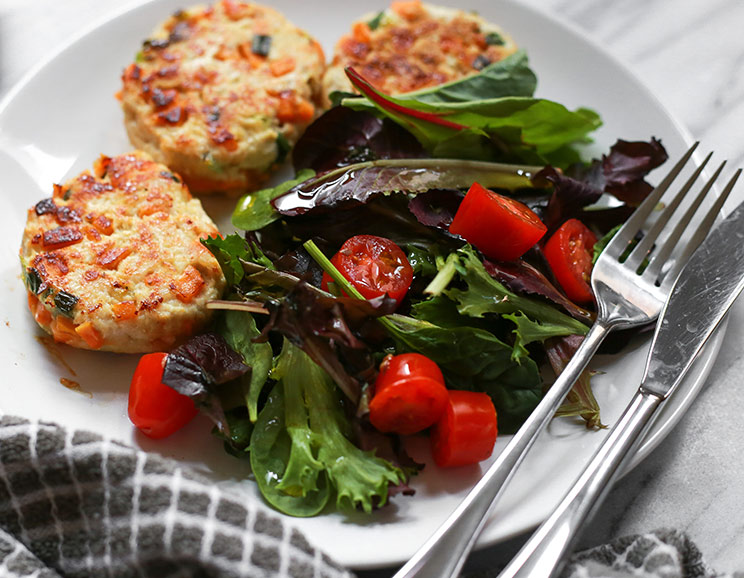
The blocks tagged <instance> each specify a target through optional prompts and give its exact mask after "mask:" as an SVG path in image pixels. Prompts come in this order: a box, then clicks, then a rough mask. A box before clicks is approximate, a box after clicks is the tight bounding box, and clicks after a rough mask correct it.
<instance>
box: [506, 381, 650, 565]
mask: <svg viewBox="0 0 744 578" xmlns="http://www.w3.org/2000/svg"><path fill="white" fill-rule="evenodd" d="M661 401H662V398H660V397H658V396H656V395H654V394H653V393H651V392H648V391H645V390H643V389H640V390H639V391H638V393H636V394H635V396H634V397H633V399H632V400H631V402H630V404H628V407H627V408H626V409H625V412H624V413H623V415H622V416H621V417H620V420H619V421H618V423H617V424H616V425H615V427H614V428H613V429H612V431H611V432H610V434H609V435H608V436H607V438H606V439H605V441H604V442H602V445H600V447H599V449H598V450H597V452H596V453H595V454H594V457H593V458H592V460H591V462H589V464H588V465H587V467H586V469H585V470H584V471H583V473H582V474H581V475H580V476H579V478H578V479H577V480H576V482H575V484H574V486H573V487H572V488H571V490H569V492H568V493H567V494H566V496H565V497H564V498H563V501H561V503H560V504H559V505H558V507H557V508H556V509H555V510H554V511H553V513H552V514H551V515H550V516H549V517H548V519H547V520H545V522H543V524H542V525H541V526H540V527H539V528H538V529H537V530H536V531H535V533H534V534H533V535H532V537H531V538H530V539H529V540H528V541H527V542H526V543H525V545H524V546H523V547H522V549H521V550H520V551H519V552H518V553H517V555H516V556H515V557H514V559H513V560H512V561H511V562H510V563H509V565H508V566H507V567H506V568H504V570H503V571H502V572H501V574H499V578H535V577H536V576H539V577H540V578H550V577H552V576H557V575H558V572H559V571H560V570H561V569H562V567H563V564H564V563H565V558H566V555H567V554H568V553H569V552H570V549H571V546H572V545H573V544H574V542H575V539H576V537H577V536H578V532H579V530H581V529H582V528H583V526H584V523H585V522H586V521H587V519H588V518H589V517H590V516H591V514H592V513H593V512H594V511H595V509H596V508H597V506H598V505H599V503H600V502H601V501H602V499H604V497H605V496H606V495H607V492H609V490H610V488H611V487H612V482H613V481H614V480H615V479H616V478H617V476H618V474H619V473H620V471H621V468H622V466H623V464H624V463H625V460H626V458H627V457H628V456H630V455H632V454H633V450H634V449H635V448H636V447H637V446H638V443H639V442H640V440H641V439H642V436H641V434H642V433H643V432H645V430H646V428H647V427H648V424H649V422H650V421H651V417H652V416H653V414H654V412H655V411H656V409H657V408H658V407H659V404H660V403H661Z"/></svg>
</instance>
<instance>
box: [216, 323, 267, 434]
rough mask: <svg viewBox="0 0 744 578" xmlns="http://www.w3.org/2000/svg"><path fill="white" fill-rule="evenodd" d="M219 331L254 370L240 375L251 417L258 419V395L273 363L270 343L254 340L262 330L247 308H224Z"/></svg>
mask: <svg viewBox="0 0 744 578" xmlns="http://www.w3.org/2000/svg"><path fill="white" fill-rule="evenodd" d="M219 332H220V334H221V335H222V337H224V338H225V341H227V343H228V345H229V346H230V347H232V348H233V349H234V350H235V351H237V352H238V353H239V354H240V355H241V356H242V357H243V361H244V362H245V364H246V365H249V366H250V367H251V371H249V372H248V373H246V374H244V375H243V376H242V377H241V386H242V388H243V392H244V396H245V405H246V407H247V408H248V416H249V419H250V421H251V422H255V421H256V419H257V418H258V398H259V396H260V395H261V390H262V389H263V386H264V384H265V383H266V380H267V379H268V377H269V372H270V371H271V367H272V365H273V363H274V354H273V352H272V350H271V345H269V343H268V342H263V343H256V342H254V341H253V340H254V339H255V338H257V337H259V336H260V335H261V332H260V331H259V329H258V327H256V321H255V320H254V319H253V316H252V315H251V314H250V313H247V312H244V311H223V312H222V315H221V317H220V323H219Z"/></svg>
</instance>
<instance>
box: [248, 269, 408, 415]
mask: <svg viewBox="0 0 744 578" xmlns="http://www.w3.org/2000/svg"><path fill="white" fill-rule="evenodd" d="M395 307H396V302H395V300H393V299H390V298H388V297H387V296H383V297H379V298H377V299H371V300H361V299H353V298H345V297H341V298H338V299H336V298H334V297H332V296H330V295H326V294H324V293H323V292H321V291H318V290H317V289H316V288H314V287H312V286H310V285H308V284H307V283H305V282H302V281H300V282H298V283H297V284H296V286H295V287H294V288H293V289H292V290H291V291H290V292H289V293H287V295H286V296H285V297H284V298H283V299H281V300H279V301H270V302H268V303H267V308H268V309H269V312H270V317H269V320H268V322H267V323H266V325H265V326H264V328H263V335H264V338H268V334H269V332H270V331H277V332H279V333H281V334H282V335H284V336H285V337H286V338H287V339H289V341H291V342H292V343H293V344H294V345H296V346H297V347H299V348H300V349H302V350H303V351H304V352H305V353H306V354H307V355H309V356H310V358H311V359H312V360H313V361H314V362H315V363H317V364H318V365H319V366H320V367H322V368H323V369H325V371H326V372H327V373H328V374H329V375H330V376H331V377H332V378H333V380H334V381H335V382H336V384H337V385H338V386H339V387H340V388H341V390H342V391H343V392H344V394H345V395H346V396H347V397H348V398H349V399H350V400H351V401H352V403H354V404H355V405H356V404H357V403H359V400H360V398H361V391H362V384H363V383H366V382H369V381H372V380H373V379H374V376H375V374H376V371H377V368H376V364H375V360H374V356H373V351H372V349H371V348H370V347H369V346H368V345H367V340H370V339H371V340H375V341H379V340H380V339H382V338H383V337H384V333H383V330H382V329H381V327H380V326H379V325H377V323H375V322H374V321H373V320H374V318H375V317H381V316H383V315H387V314H389V313H392V312H393V311H394V310H395Z"/></svg>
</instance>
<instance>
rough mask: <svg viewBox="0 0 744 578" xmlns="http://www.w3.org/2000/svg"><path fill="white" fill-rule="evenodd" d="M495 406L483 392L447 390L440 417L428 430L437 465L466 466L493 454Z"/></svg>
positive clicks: (495, 434)
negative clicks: (429, 430)
mask: <svg viewBox="0 0 744 578" xmlns="http://www.w3.org/2000/svg"><path fill="white" fill-rule="evenodd" d="M497 434H498V427H497V419H496V409H495V408H494V407H493V402H492V401H491V398H490V397H489V396H488V394H486V393H477V392H474V391H452V390H451V391H449V403H448V404H447V409H446V410H445V412H444V414H443V415H442V418H441V419H440V420H439V421H438V422H437V423H436V424H435V425H434V427H433V428H432V429H431V450H432V454H433V456H434V461H435V462H436V464H437V465H438V466H439V467H440V468H451V467H455V466H466V465H468V464H476V463H478V462H480V461H482V460H485V459H487V458H488V457H490V456H491V453H493V446H494V444H495V443H496V436H497Z"/></svg>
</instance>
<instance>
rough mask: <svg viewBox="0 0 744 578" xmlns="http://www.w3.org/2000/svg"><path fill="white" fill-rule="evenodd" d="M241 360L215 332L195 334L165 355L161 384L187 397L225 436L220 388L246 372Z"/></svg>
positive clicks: (228, 433) (226, 426)
mask: <svg viewBox="0 0 744 578" xmlns="http://www.w3.org/2000/svg"><path fill="white" fill-rule="evenodd" d="M250 369H251V368H250V367H249V366H248V365H246V364H245V363H243V358H242V357H241V356H240V355H239V354H238V353H236V352H235V351H234V350H233V349H232V348H231V347H230V346H229V345H228V344H227V342H226V341H225V340H224V339H223V338H222V337H221V336H220V335H217V334H216V333H204V334H202V335H196V336H195V337H192V338H191V339H190V340H189V341H187V342H186V343H184V344H183V345H181V346H180V347H177V348H176V349H174V350H173V351H172V352H171V353H169V354H168V356H167V357H166V360H165V367H164V369H163V383H164V384H165V385H167V386H168V387H171V388H173V389H174V390H176V391H177V392H178V393H180V394H182V395H185V396H187V397H189V398H191V399H192V400H193V401H194V403H195V404H196V406H197V407H198V408H199V409H200V410H201V412H202V413H203V414H205V415H207V416H208V417H210V418H211V419H212V420H213V421H214V423H215V425H216V426H217V428H218V430H219V431H220V432H221V433H223V434H224V435H225V436H229V435H230V428H229V425H228V421H227V419H226V417H225V411H224V407H223V402H222V400H221V399H220V396H219V394H220V387H219V386H222V385H224V384H227V383H229V382H231V381H233V380H234V379H237V378H238V377H240V376H242V375H243V374H245V373H246V372H248V371H250Z"/></svg>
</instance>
